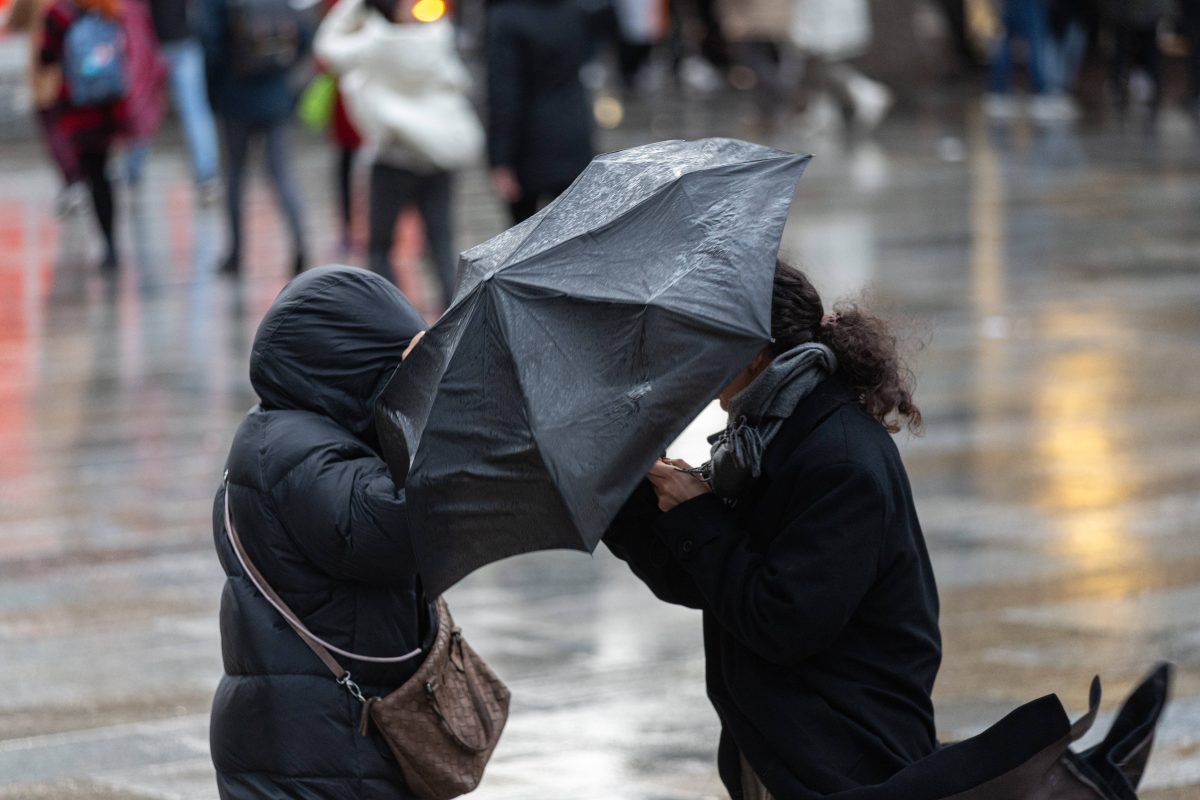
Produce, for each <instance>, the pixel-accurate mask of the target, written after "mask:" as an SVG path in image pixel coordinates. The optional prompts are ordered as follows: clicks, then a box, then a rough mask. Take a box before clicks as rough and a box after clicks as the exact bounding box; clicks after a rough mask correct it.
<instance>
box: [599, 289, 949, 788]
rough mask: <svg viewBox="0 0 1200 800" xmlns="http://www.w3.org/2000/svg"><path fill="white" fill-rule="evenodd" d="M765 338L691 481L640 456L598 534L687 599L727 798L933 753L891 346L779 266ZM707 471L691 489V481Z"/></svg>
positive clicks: (676, 465)
mask: <svg viewBox="0 0 1200 800" xmlns="http://www.w3.org/2000/svg"><path fill="white" fill-rule="evenodd" d="M772 335H773V337H774V339H773V343H772V345H771V346H770V347H768V348H767V349H766V350H764V351H763V352H762V353H760V354H759V355H758V356H757V357H756V358H755V359H754V361H753V362H752V363H751V364H750V365H749V366H747V367H746V368H745V369H744V370H743V371H742V372H741V373H740V374H739V375H738V376H737V377H736V378H735V379H734V380H733V382H732V383H731V384H730V385H729V386H728V387H726V389H725V390H724V391H723V392H722V393H721V395H720V397H721V403H722V406H723V407H725V408H726V409H727V410H729V411H730V421H731V425H730V427H729V428H728V429H726V431H725V432H724V433H722V434H721V435H720V436H719V438H717V440H716V444H715V445H714V448H713V459H712V461H711V462H709V463H708V464H706V465H705V467H704V468H702V475H703V479H702V478H700V477H697V476H696V475H694V474H693V473H695V472H697V470H690V468H689V467H688V466H687V465H686V464H684V463H683V462H680V461H674V462H669V463H659V464H656V465H655V466H654V467H653V468H652V470H651V472H650V474H649V476H648V478H649V480H648V482H643V483H642V484H641V487H640V488H639V490H638V491H637V492H635V494H634V496H633V497H632V498H630V501H629V502H628V503H627V504H626V506H625V508H624V509H623V510H622V512H621V514H620V515H619V516H618V518H617V520H616V521H615V522H614V524H613V526H612V528H611V529H610V530H609V532H608V533H607V535H606V537H605V542H606V543H607V544H608V546H609V548H610V549H611V550H612V551H613V553H615V554H616V555H617V556H618V557H620V558H622V559H624V560H625V561H627V562H628V563H629V565H630V566H631V567H632V569H633V571H634V572H635V573H636V574H637V575H638V576H639V577H640V578H641V579H642V580H643V581H645V583H646V584H647V585H648V586H649V587H650V589H651V590H653V591H654V593H655V594H656V595H657V596H658V597H659V598H661V599H663V600H665V601H667V602H671V603H677V604H680V605H684V606H688V607H691V608H697V609H702V610H703V612H704V641H705V656H706V663H707V683H708V694H709V697H710V699H711V700H712V703H713V706H714V707H715V708H716V711H717V714H718V716H719V717H720V720H721V727H722V735H721V743H720V751H719V766H720V772H721V777H722V780H723V781H724V783H725V785H726V786H727V787H728V789H729V791H730V794H731V795H732V796H733V798H734V799H735V800H742V799H743V798H746V800H757V799H758V798H767V797H774V798H779V799H780V800H795V798H810V797H822V796H825V795H828V794H832V793H835V792H838V791H843V790H846V789H851V788H854V787H858V786H869V785H873V784H877V783H881V782H883V781H884V780H886V779H887V778H888V777H890V776H892V775H893V774H895V773H896V772H898V771H899V770H901V769H902V768H903V767H905V766H907V765H909V764H911V763H913V762H916V761H919V760H920V759H922V758H924V757H926V756H928V755H930V754H931V753H933V752H934V750H935V748H936V747H937V740H936V732H935V728H934V717H933V705H932V701H931V697H930V694H931V692H932V689H933V683H934V678H935V677H936V675H937V671H938V666H939V664H940V661H941V637H940V633H939V629H938V597H937V588H936V586H935V584H934V577H933V571H932V569H931V567H930V562H929V557H928V555H927V553H926V548H925V542H924V539H923V537H922V534H921V527H920V524H919V522H918V521H917V514H916V511H915V509H914V507H913V497H912V492H911V490H910V488H909V484H908V478H907V476H906V474H905V470H904V465H903V464H902V463H901V460H900V455H899V452H898V451H897V449H896V446H895V444H894V443H893V442H892V440H891V437H890V436H889V432H894V431H896V430H899V427H900V422H901V421H906V422H907V423H908V424H909V425H910V426H911V427H912V428H913V429H914V430H915V429H917V428H918V427H919V425H920V412H919V411H918V409H917V407H916V406H915V405H914V404H913V402H912V396H911V391H910V387H909V383H908V380H907V377H906V376H907V373H906V372H905V371H904V370H903V368H902V366H901V364H900V361H899V359H898V357H897V354H896V349H895V339H894V337H892V336H891V334H890V333H889V332H888V330H887V327H886V325H885V324H884V323H883V322H881V321H880V320H878V319H876V318H873V317H870V316H868V315H867V314H865V313H864V312H862V311H860V310H859V309H858V308H856V307H854V306H846V307H844V308H842V309H841V310H840V311H839V313H837V314H832V315H825V314H824V312H823V310H822V305H821V299H820V296H819V295H818V294H817V292H816V290H815V289H813V287H812V285H811V284H810V283H809V282H808V280H807V279H806V278H805V277H804V276H803V275H802V274H800V273H799V272H797V271H795V270H792V269H791V268H788V267H786V266H784V265H780V266H779V268H778V269H777V272H776V279H775V287H774V296H773V304H772ZM706 481H707V482H706Z"/></svg>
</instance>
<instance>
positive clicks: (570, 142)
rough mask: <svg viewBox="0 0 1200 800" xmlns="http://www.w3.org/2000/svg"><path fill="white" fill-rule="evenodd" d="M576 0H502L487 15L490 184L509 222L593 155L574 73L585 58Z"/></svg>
mask: <svg viewBox="0 0 1200 800" xmlns="http://www.w3.org/2000/svg"><path fill="white" fill-rule="evenodd" d="M592 44H593V42H592V31H591V27H590V17H589V15H588V13H587V11H586V10H585V9H584V8H582V7H581V5H580V4H579V3H577V2H575V0H503V1H502V2H496V3H494V4H493V5H492V6H491V7H490V8H489V12H488V20H487V70H488V78H487V82H488V83H487V85H488V157H489V160H490V162H491V167H492V175H491V178H492V188H493V190H494V191H495V192H496V195H497V196H498V197H499V198H500V199H501V200H503V201H504V202H505V203H507V204H508V208H509V213H510V214H511V216H512V221H513V223H514V224H516V223H518V222H522V221H524V220H526V219H528V218H529V217H531V216H533V215H534V214H535V213H537V211H538V209H540V208H541V207H542V206H544V205H545V204H546V203H548V202H550V201H551V200H553V199H554V198H555V197H557V196H558V195H560V194H562V192H563V191H564V190H565V189H566V188H567V187H568V186H570V185H571V182H572V181H574V180H575V178H576V177H577V176H578V175H579V173H580V172H582V171H583V169H584V167H586V166H587V165H588V163H589V162H590V161H591V159H592V155H593V150H592V128H593V120H592V107H591V102H590V101H589V98H588V94H587V91H586V89H584V86H583V83H582V82H581V81H580V79H579V71H580V69H581V68H582V67H583V65H584V64H586V63H587V61H588V60H589V59H590V57H591V52H592Z"/></svg>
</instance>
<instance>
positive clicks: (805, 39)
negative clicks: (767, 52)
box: [791, 0, 892, 132]
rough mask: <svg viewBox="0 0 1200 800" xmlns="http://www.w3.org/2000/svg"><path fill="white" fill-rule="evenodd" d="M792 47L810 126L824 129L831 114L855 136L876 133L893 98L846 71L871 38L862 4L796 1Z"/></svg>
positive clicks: (868, 14)
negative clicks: (800, 60)
mask: <svg viewBox="0 0 1200 800" xmlns="http://www.w3.org/2000/svg"><path fill="white" fill-rule="evenodd" d="M791 30H792V41H793V42H794V43H795V45H796V47H798V48H799V49H800V52H801V53H803V54H804V56H805V62H804V84H805V86H806V87H807V88H808V92H807V94H808V101H807V102H806V103H805V108H806V113H807V116H808V118H809V122H810V124H811V125H813V126H814V127H816V128H825V127H827V126H828V125H829V124H830V122H831V120H833V119H835V117H836V113H837V112H838V111H840V112H841V116H842V118H843V119H844V120H845V121H846V122H847V123H848V124H849V125H851V126H853V127H855V128H856V129H858V130H859V131H860V132H870V131H872V130H874V129H875V128H876V127H878V125H879V123H880V122H882V121H883V118H884V117H885V116H886V115H887V112H888V110H889V109H890V108H891V106H892V92H891V90H890V89H888V88H887V87H886V86H884V85H883V84H882V83H880V82H879V81H876V80H872V79H871V78H868V77H867V76H866V75H864V74H862V72H860V71H859V70H858V69H856V68H855V67H853V66H851V64H850V63H849V62H850V59H853V58H856V57H858V56H861V55H863V54H865V53H866V52H867V51H868V50H869V49H870V47H871V38H872V36H873V34H874V32H873V29H872V26H871V10H870V8H869V7H868V5H867V2H866V0H795V4H794V6H793V16H792V27H791Z"/></svg>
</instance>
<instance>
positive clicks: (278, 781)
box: [210, 267, 433, 800]
mask: <svg viewBox="0 0 1200 800" xmlns="http://www.w3.org/2000/svg"><path fill="white" fill-rule="evenodd" d="M423 327H424V323H423V321H422V319H421V317H420V316H419V315H418V314H417V313H416V311H415V310H413V308H412V307H411V306H410V305H409V304H408V302H407V301H406V300H405V299H404V296H403V295H402V294H400V292H399V290H397V289H396V288H395V287H393V286H392V285H391V284H390V283H388V282H387V281H386V280H384V279H382V278H380V277H379V276H377V275H375V274H373V273H370V272H366V271H364V270H359V269H352V268H349V267H323V268H321V269H317V270H312V271H311V272H306V273H304V274H303V275H301V276H300V277H298V278H296V279H295V280H294V281H292V282H291V283H290V284H288V286H287V287H285V288H284V290H283V291H282V292H281V293H280V294H279V297H278V298H277V299H276V300H275V303H274V304H273V305H272V306H271V309H270V310H269V311H268V312H267V315H266V317H265V318H264V319H263V321H262V324H261V325H260V326H259V329H258V333H257V335H256V336H255V339H254V349H253V352H252V353H251V356H250V381H251V383H252V384H253V386H254V389H255V391H256V392H257V394H258V397H259V400H260V404H259V405H258V406H256V407H255V408H254V409H252V410H251V412H250V413H249V415H247V417H246V419H245V421H244V422H243V423H242V425H241V427H240V428H239V429H238V431H237V434H236V436H235V437H234V440H233V446H232V448H231V449H230V452H229V460H228V462H227V464H226V468H227V470H228V483H227V486H228V492H229V497H230V508H231V512H232V516H233V521H234V524H235V525H236V526H237V530H238V533H239V535H240V536H241V538H242V541H243V544H244V546H245V548H246V550H247V552H248V554H249V555H250V558H251V560H252V561H253V563H254V564H255V565H256V566H257V567H258V568H259V570H260V571H261V572H262V573H263V575H264V576H265V577H266V579H267V581H269V582H270V583H271V585H272V586H273V587H274V588H275V590H276V591H277V592H279V594H280V595H281V596H282V597H283V599H284V600H285V601H286V602H287V604H288V605H290V606H291V607H292V609H293V610H294V611H295V612H296V613H297V614H298V615H299V616H300V617H301V618H302V619H303V620H304V622H305V623H306V624H307V625H308V627H309V628H310V630H312V631H313V632H314V633H315V634H316V635H318V636H320V637H322V638H324V639H325V640H326V641H329V642H330V643H332V644H333V645H335V646H337V647H340V648H342V649H345V650H349V651H351V652H354V653H361V654H365V655H370V656H395V655H402V654H404V653H407V652H409V651H411V650H412V649H414V648H415V647H417V646H420V645H426V644H428V642H429V639H430V633H431V631H430V628H431V627H432V625H433V622H432V620H433V616H432V613H431V610H430V607H429V604H428V603H427V602H426V601H425V599H424V596H423V594H422V593H421V592H420V588H419V586H418V584H417V577H416V574H415V573H414V571H413V558H412V550H411V545H410V542H409V539H408V535H407V528H406V518H405V508H404V492H403V490H398V489H397V488H396V487H395V485H394V484H393V483H392V480H391V478H390V477H389V474H388V470H387V466H386V465H385V464H384V462H383V460H382V459H381V458H380V457H379V455H378V453H377V452H376V450H375V448H374V447H373V445H372V442H373V441H374V440H375V433H374V420H373V412H372V409H373V406H374V399H375V397H376V396H377V395H378V393H379V391H380V390H381V389H382V388H383V384H384V382H385V381H386V379H387V378H388V376H389V375H390V373H391V371H392V370H393V369H394V368H395V366H396V365H397V364H399V363H400V356H401V353H402V351H403V349H404V347H405V346H406V345H407V344H408V342H409V340H410V339H411V338H412V337H413V335H414V334H415V333H416V332H417V331H418V330H420V329H422V328H423ZM224 499H225V489H222V490H221V491H219V492H218V493H217V498H216V503H215V507H214V509H213V530H214V533H215V540H216V547H217V553H218V555H219V557H220V559H221V565H222V566H223V567H224V569H225V574H226V575H228V576H229V577H228V579H227V580H226V582H225V589H224V592H223V594H222V597H221V650H222V655H223V657H224V662H225V675H224V677H222V679H221V683H220V686H219V687H218V689H217V694H216V697H215V699H214V701H213V709H212V725H211V728H210V738H211V746H212V757H213V763H214V764H215V765H216V769H217V782H218V786H219V789H220V794H221V797H222V798H225V799H226V800H231V799H233V798H236V799H237V800H242V799H243V798H244V799H245V800H251V798H252V799H253V800H274V799H276V798H278V799H279V800H283V798H287V800H301V799H305V800H308V799H312V800H315V799H316V798H321V799H322V800H332V799H333V798H338V799H339V800H341V799H342V798H345V800H350V799H351V798H353V799H354V800H367V799H368V798H388V799H389V800H392V799H393V798H407V797H410V796H411V795H410V793H409V791H408V789H407V788H406V786H405V785H404V780H403V777H402V776H401V774H400V771H399V769H398V768H397V766H396V763H395V761H394V760H393V759H392V757H391V754H390V752H388V750H387V746H386V744H384V742H383V740H382V739H380V738H379V737H378V735H377V734H374V733H373V734H372V735H371V736H370V737H368V738H363V737H361V736H359V733H358V721H359V713H360V709H361V706H360V705H359V703H358V702H357V701H356V700H354V699H353V698H352V697H351V696H350V695H349V694H348V693H347V691H346V690H345V689H343V688H342V687H341V686H338V685H337V684H336V683H335V682H334V680H333V677H332V676H331V675H330V673H329V672H328V671H327V670H326V668H325V667H324V666H323V665H322V663H321V662H320V661H319V660H318V659H317V657H316V656H315V655H314V654H313V653H312V651H310V650H309V649H308V648H307V647H306V646H305V645H304V644H303V642H302V641H301V640H300V639H299V637H298V636H297V635H296V634H295V632H293V631H292V629H291V628H290V627H288V625H287V624H286V623H285V622H284V620H283V619H282V617H281V616H280V615H279V614H278V613H277V612H276V611H275V609H273V608H272V607H271V606H270V605H269V604H268V603H267V601H266V600H265V599H264V598H263V597H262V595H260V594H259V593H258V591H257V590H256V589H255V588H254V586H253V584H252V583H251V582H250V579H249V578H248V577H246V576H245V575H244V574H243V572H242V569H241V567H240V565H239V564H238V561H237V557H236V555H235V553H234V551H233V548H232V547H231V546H230V544H229V542H228V540H227V538H226V533H225V529H224V523H223V508H224V505H223V504H224ZM418 661H419V659H418V660H413V661H408V662H405V663H402V664H398V665H378V664H370V663H367V662H353V661H350V660H348V659H342V663H343V665H344V666H345V667H346V668H347V669H349V670H350V671H351V673H352V675H353V677H354V679H355V681H356V682H358V683H359V684H360V685H361V686H362V687H363V689H364V691H366V692H367V693H368V694H371V693H373V694H386V693H387V692H388V691H390V690H392V689H394V688H395V687H397V686H399V685H400V684H401V683H402V682H403V681H404V680H405V679H406V678H408V677H409V676H410V675H411V674H412V673H413V671H415V670H416V668H417V664H418Z"/></svg>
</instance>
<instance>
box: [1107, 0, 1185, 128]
mask: <svg viewBox="0 0 1200 800" xmlns="http://www.w3.org/2000/svg"><path fill="white" fill-rule="evenodd" d="M1171 10H1172V0H1108V11H1107V17H1108V22H1109V25H1111V26H1112V34H1113V58H1112V76H1111V79H1112V87H1113V97H1114V99H1115V101H1116V105H1117V111H1118V112H1119V113H1120V114H1122V115H1123V114H1125V113H1126V112H1127V111H1128V109H1129V100H1130V94H1131V92H1130V87H1131V85H1132V84H1133V82H1134V80H1135V76H1136V75H1137V74H1138V72H1139V71H1140V74H1141V75H1142V76H1143V80H1144V83H1143V84H1142V85H1144V86H1145V90H1144V91H1142V92H1139V93H1138V94H1139V95H1140V96H1139V97H1138V99H1139V100H1141V101H1143V102H1144V103H1145V106H1146V111H1147V121H1148V122H1151V123H1153V121H1154V120H1155V119H1156V118H1157V116H1158V111H1159V108H1160V107H1161V106H1162V95H1163V87H1162V83H1163V76H1162V54H1161V52H1160V50H1159V45H1158V29H1159V26H1160V25H1161V24H1162V22H1163V20H1164V19H1165V18H1166V16H1167V15H1168V14H1169V13H1170V12H1171Z"/></svg>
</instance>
